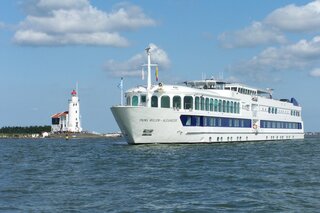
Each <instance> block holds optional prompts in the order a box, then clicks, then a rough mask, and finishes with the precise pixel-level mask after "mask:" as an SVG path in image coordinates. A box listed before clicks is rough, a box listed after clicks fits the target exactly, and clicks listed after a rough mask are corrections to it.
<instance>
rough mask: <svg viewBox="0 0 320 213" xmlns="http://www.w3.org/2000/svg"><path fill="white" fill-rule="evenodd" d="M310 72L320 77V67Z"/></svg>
mask: <svg viewBox="0 0 320 213" xmlns="http://www.w3.org/2000/svg"><path fill="white" fill-rule="evenodd" d="M309 74H310V76H312V77H320V68H315V69H313V70H311V71H310V73H309Z"/></svg>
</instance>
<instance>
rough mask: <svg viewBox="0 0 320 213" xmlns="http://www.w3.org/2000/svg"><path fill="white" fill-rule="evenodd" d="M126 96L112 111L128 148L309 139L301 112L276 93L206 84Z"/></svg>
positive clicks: (166, 87) (143, 88)
mask: <svg viewBox="0 0 320 213" xmlns="http://www.w3.org/2000/svg"><path fill="white" fill-rule="evenodd" d="M146 50H147V54H148V83H147V86H137V87H135V88H132V89H129V90H127V91H126V92H125V98H126V104H125V105H124V106H121V105H120V106H114V107H112V108H111V111H112V113H113V115H114V117H115V119H116V121H117V123H118V125H119V127H120V129H121V131H122V133H123V135H124V137H125V138H126V140H127V142H128V143H129V144H142V143H199V142H200V143H213V142H235V141H261V140H286V139H302V138H304V130H303V121H302V117H301V110H302V109H301V106H300V105H299V104H298V102H297V101H296V99H295V98H291V99H290V100H289V99H281V100H276V99H273V97H272V90H270V89H268V90H262V89H258V88H254V87H250V86H247V85H244V84H239V83H229V82H225V81H220V80H215V79H207V80H198V81H187V82H184V85H166V84H163V83H159V84H154V85H152V84H151V74H150V72H151V56H150V50H149V49H148V48H147V49H146Z"/></svg>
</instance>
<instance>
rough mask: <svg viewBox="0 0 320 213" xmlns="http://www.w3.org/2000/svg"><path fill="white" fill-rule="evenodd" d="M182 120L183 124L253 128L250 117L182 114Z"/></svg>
mask: <svg viewBox="0 0 320 213" xmlns="http://www.w3.org/2000/svg"><path fill="white" fill-rule="evenodd" d="M180 120H181V123H182V125H183V126H208V127H242V128H251V120H250V119H238V118H222V117H208V116H195V115H181V116H180Z"/></svg>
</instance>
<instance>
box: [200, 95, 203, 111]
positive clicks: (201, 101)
mask: <svg viewBox="0 0 320 213" xmlns="http://www.w3.org/2000/svg"><path fill="white" fill-rule="evenodd" d="M200 105H201V110H204V97H201V99H200Z"/></svg>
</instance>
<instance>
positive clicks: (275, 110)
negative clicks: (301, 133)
mask: <svg viewBox="0 0 320 213" xmlns="http://www.w3.org/2000/svg"><path fill="white" fill-rule="evenodd" d="M268 113H271V114H278V109H277V108H275V107H269V108H268ZM291 115H292V116H297V117H300V112H299V111H296V110H291Z"/></svg>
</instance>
